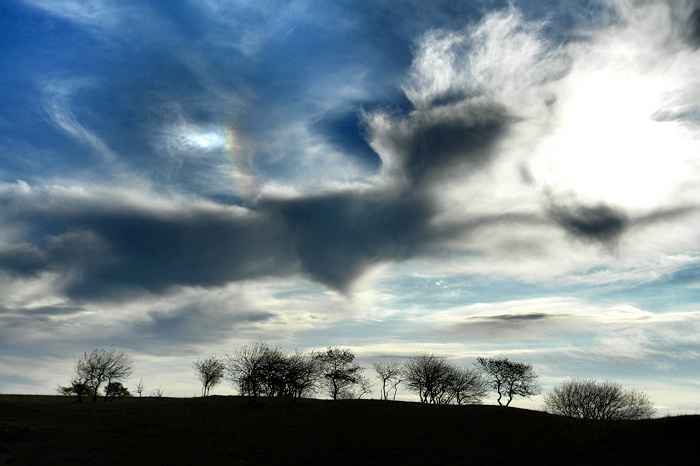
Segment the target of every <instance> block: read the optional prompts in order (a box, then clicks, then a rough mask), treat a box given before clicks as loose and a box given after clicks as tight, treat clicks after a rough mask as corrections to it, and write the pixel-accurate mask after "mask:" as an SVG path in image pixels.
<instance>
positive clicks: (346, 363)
mask: <svg viewBox="0 0 700 466" xmlns="http://www.w3.org/2000/svg"><path fill="white" fill-rule="evenodd" d="M314 358H315V359H316V361H317V362H318V364H319V366H320V373H321V376H322V377H323V379H324V385H325V387H324V388H325V389H326V393H327V394H328V395H329V396H330V397H331V398H333V399H334V400H337V399H338V398H351V397H355V395H354V392H353V389H354V387H355V386H356V385H359V386H362V383H363V377H362V371H363V370H364V369H363V368H362V367H361V366H360V365H359V364H357V363H355V362H354V360H355V355H354V354H353V352H352V351H350V350H349V349H341V348H331V347H328V349H327V350H326V351H324V352H322V353H317V354H315V355H314ZM365 388H366V387H365ZM364 393H366V391H365V392H364ZM360 396H361V395H360Z"/></svg>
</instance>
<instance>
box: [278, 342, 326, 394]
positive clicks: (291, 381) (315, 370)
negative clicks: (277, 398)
mask: <svg viewBox="0 0 700 466" xmlns="http://www.w3.org/2000/svg"><path fill="white" fill-rule="evenodd" d="M281 368H282V370H283V373H282V380H284V383H285V387H284V390H283V392H282V393H281V395H286V396H289V397H290V398H301V397H303V396H307V395H311V394H312V393H313V392H314V391H315V390H316V386H317V384H318V379H319V372H320V366H319V364H318V363H317V361H316V360H315V359H314V358H313V356H312V355H308V354H305V353H303V352H301V351H296V352H294V353H292V354H290V355H288V356H287V357H286V358H285V359H284V361H283V364H282V365H281Z"/></svg>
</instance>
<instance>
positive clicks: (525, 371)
mask: <svg viewBox="0 0 700 466" xmlns="http://www.w3.org/2000/svg"><path fill="white" fill-rule="evenodd" d="M476 365H477V367H478V368H479V369H480V370H481V371H482V373H483V374H484V375H485V376H486V379H487V381H488V383H489V384H490V385H491V388H493V390H495V391H496V393H498V400H497V401H498V404H499V405H500V406H503V403H502V402H501V400H502V399H503V397H507V399H508V401H507V402H506V404H505V406H509V405H510V402H511V401H513V398H514V397H516V396H522V397H526V398H529V397H531V396H534V395H537V394H538V393H539V392H540V385H539V384H538V383H537V374H536V373H535V371H534V369H533V368H532V365H531V364H525V363H522V362H516V361H511V360H509V359H508V358H497V359H496V358H488V359H487V358H482V357H479V358H477V359H476Z"/></svg>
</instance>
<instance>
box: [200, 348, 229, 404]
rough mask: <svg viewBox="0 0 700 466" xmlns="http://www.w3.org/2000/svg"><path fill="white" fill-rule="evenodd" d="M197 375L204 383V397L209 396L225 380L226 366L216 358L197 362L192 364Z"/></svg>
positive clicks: (212, 357)
mask: <svg viewBox="0 0 700 466" xmlns="http://www.w3.org/2000/svg"><path fill="white" fill-rule="evenodd" d="M192 367H193V368H194V371H195V373H196V374H197V376H198V377H199V381H200V382H202V396H209V392H210V391H211V389H212V388H213V387H214V386H216V385H218V384H219V382H221V380H222V379H223V378H224V373H225V371H226V365H225V364H224V362H223V361H222V360H221V359H219V358H217V357H216V356H211V357H208V358H205V359H202V360H199V359H198V360H197V361H195V362H194V363H193V364H192Z"/></svg>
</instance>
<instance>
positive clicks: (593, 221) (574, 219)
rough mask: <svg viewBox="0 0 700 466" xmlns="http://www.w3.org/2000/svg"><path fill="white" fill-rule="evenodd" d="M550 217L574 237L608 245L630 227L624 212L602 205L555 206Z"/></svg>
mask: <svg viewBox="0 0 700 466" xmlns="http://www.w3.org/2000/svg"><path fill="white" fill-rule="evenodd" d="M549 215H550V216H551V218H552V219H553V220H554V221H555V222H556V223H557V224H559V225H560V226H561V227H562V228H564V230H566V231H567V232H568V233H569V234H571V235H573V236H574V237H576V238H579V239H582V240H586V241H598V242H600V243H603V244H608V245H610V244H612V243H614V242H616V241H617V240H618V239H619V237H620V235H622V234H623V233H624V232H625V230H626V229H627V228H628V227H629V225H630V219H629V218H628V217H627V215H626V214H625V213H624V212H622V211H620V210H617V209H614V208H612V207H610V206H607V205H605V204H602V203H601V204H598V205H595V206H586V205H574V206H567V207H564V206H557V205H554V206H552V207H551V208H550V209H549Z"/></svg>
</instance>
